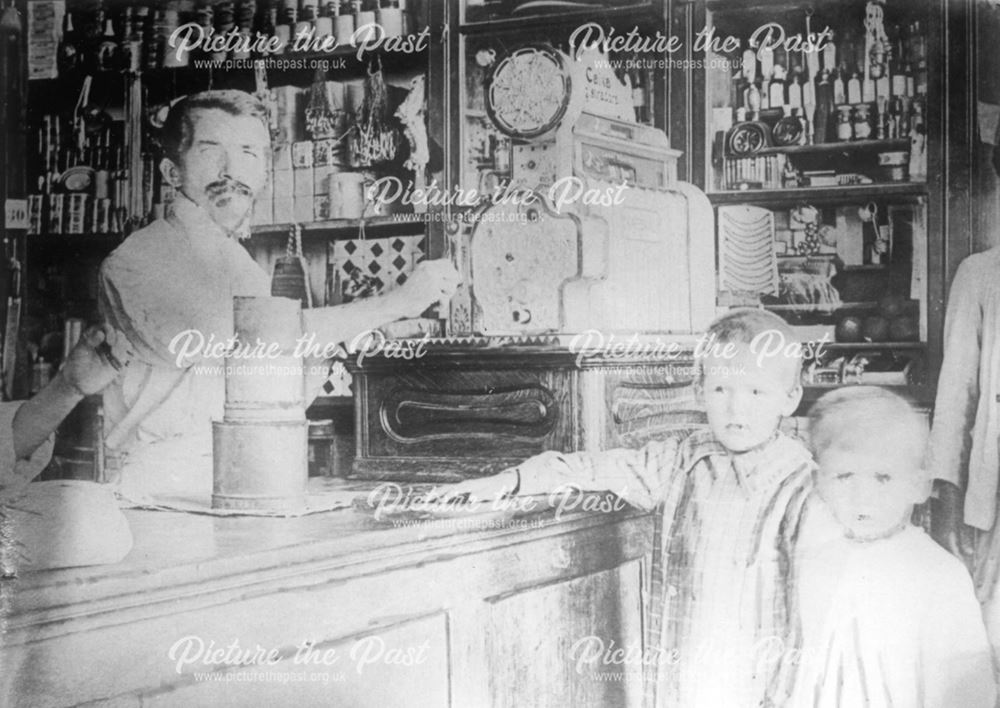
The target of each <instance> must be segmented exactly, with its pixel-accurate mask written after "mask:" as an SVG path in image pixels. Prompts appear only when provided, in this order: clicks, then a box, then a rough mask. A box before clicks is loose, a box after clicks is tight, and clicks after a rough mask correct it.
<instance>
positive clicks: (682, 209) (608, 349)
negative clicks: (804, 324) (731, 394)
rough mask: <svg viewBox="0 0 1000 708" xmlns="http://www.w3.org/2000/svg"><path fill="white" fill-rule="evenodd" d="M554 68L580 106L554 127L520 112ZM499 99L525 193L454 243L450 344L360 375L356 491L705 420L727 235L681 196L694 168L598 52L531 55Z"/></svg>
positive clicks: (503, 82)
mask: <svg viewBox="0 0 1000 708" xmlns="http://www.w3.org/2000/svg"><path fill="white" fill-rule="evenodd" d="M545 66H549V70H551V72H552V75H551V76H549V78H548V79H547V81H548V82H549V84H548V85H549V87H550V90H552V91H556V89H559V88H561V89H562V90H563V95H562V97H561V100H558V101H555V102H554V103H553V106H552V110H551V113H552V115H551V116H549V120H548V123H545V121H544V120H543V121H542V122H541V123H539V122H538V121H530V120H527V119H526V118H525V115H526V114H525V113H524V112H523V111H518V110H514V109H512V108H511V106H510V105H509V102H510V101H512V100H516V96H517V95H518V82H523V77H524V76H525V75H526V73H525V72H526V71H528V72H529V73H528V74H527V75H531V76H539V75H541V74H544V72H543V70H542V68H540V67H545ZM521 91H522V92H523V86H522V88H521ZM486 92H487V100H488V104H487V105H488V108H489V111H488V112H489V114H490V116H491V118H492V119H493V121H494V123H495V124H496V125H497V127H498V128H499V129H501V130H502V131H504V132H505V133H506V134H507V135H509V136H510V137H511V176H510V184H509V186H508V187H507V189H506V190H505V191H503V193H502V194H500V196H499V197H498V198H494V199H492V200H491V201H490V202H489V203H487V204H485V205H483V206H481V207H479V208H478V209H477V210H476V211H475V212H474V213H472V214H471V215H467V218H466V219H464V220H463V223H464V226H463V228H461V229H459V230H457V231H456V232H455V234H454V235H453V237H452V242H451V244H450V248H451V255H452V258H453V259H454V261H455V264H456V267H458V268H459V271H460V272H461V274H462V275H463V279H464V284H463V286H462V287H461V288H460V289H459V292H458V293H457V294H456V295H455V297H454V298H453V299H452V301H451V310H450V317H449V320H448V322H447V327H446V336H443V337H438V338H430V339H426V340H423V341H420V342H416V341H410V342H396V343H394V344H395V345H397V346H394V347H393V346H388V347H384V348H383V349H382V351H381V352H373V353H371V354H369V355H366V356H363V357H361V356H359V357H356V358H354V359H351V360H349V361H348V368H349V370H350V372H351V374H352V376H353V378H354V395H355V423H356V434H357V451H356V452H357V456H356V459H355V463H354V473H355V475H358V476H362V477H368V478H380V479H405V480H426V481H450V480H456V479H460V478H464V477H468V476H474V475H483V474H491V473H494V472H497V471H499V470H502V469H504V468H506V467H509V466H511V465H513V464H516V463H518V462H520V461H521V460H523V459H525V458H527V457H529V456H531V455H534V454H536V453H539V452H543V451H545V450H561V451H579V450H597V449H602V448H608V447H616V446H631V445H637V444H640V443H642V442H644V441H645V440H647V439H649V438H650V437H653V436H655V435H657V434H658V433H662V432H664V431H666V430H668V429H671V428H676V427H691V426H694V425H697V424H698V422H699V421H700V413H699V412H698V411H697V410H696V405H695V402H694V400H693V397H692V395H691V391H690V387H689V383H690V380H691V376H692V352H693V349H694V346H695V342H696V339H697V335H698V334H699V333H700V332H702V331H703V330H704V329H705V327H706V326H707V325H708V323H709V322H710V321H711V319H712V317H713V316H714V313H715V245H714V244H715V237H714V231H715V228H714V220H713V215H712V209H711V206H710V204H709V202H708V199H707V198H706V197H705V195H704V194H703V193H702V192H701V191H700V190H698V189H697V188H696V187H694V186H692V185H689V184H685V183H681V182H678V181H677V180H676V160H677V157H678V156H679V154H680V153H679V152H677V151H675V150H672V149H671V148H670V144H669V141H668V139H667V136H666V135H665V134H664V133H663V132H662V131H660V130H657V129H655V128H652V127H649V126H645V125H640V124H637V123H636V122H635V121H634V117H633V115H634V114H633V108H632V104H631V98H630V92H629V89H628V87H627V86H626V85H624V84H622V83H621V82H620V81H619V80H618V79H617V78H616V77H615V75H614V74H613V73H612V72H611V71H610V69H608V68H607V64H606V63H604V62H602V61H601V57H600V55H598V54H596V53H593V54H591V53H582V54H581V55H578V56H577V57H575V58H574V59H572V60H571V59H570V58H569V57H566V56H565V55H562V54H561V53H560V52H558V51H557V50H553V49H551V48H549V47H544V46H526V47H522V48H520V49H518V50H515V51H513V52H511V54H510V55H508V56H507V57H505V58H504V59H502V60H501V61H499V62H497V64H496V66H495V67H494V70H493V73H492V76H491V77H490V79H489V81H488V84H487V87H486ZM512 97H514V98H512ZM557 98H558V97H557ZM515 108H516V107H515ZM401 350H405V351H409V352H410V353H411V356H410V357H409V358H405V359H404V358H401V357H398V356H391V355H387V354H391V353H396V354H398V353H399V352H400V351H401Z"/></svg>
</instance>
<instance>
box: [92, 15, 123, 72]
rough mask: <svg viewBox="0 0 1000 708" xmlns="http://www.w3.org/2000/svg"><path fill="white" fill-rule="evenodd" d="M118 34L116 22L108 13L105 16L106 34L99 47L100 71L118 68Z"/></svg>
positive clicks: (98, 65) (98, 60)
mask: <svg viewBox="0 0 1000 708" xmlns="http://www.w3.org/2000/svg"><path fill="white" fill-rule="evenodd" d="M118 59H119V53H118V36H117V35H116V34H115V23H114V21H113V20H112V19H111V16H110V15H108V16H106V17H105V18H104V34H103V35H102V36H101V43H100V44H99V45H98V47H97V68H98V69H99V70H100V71H114V70H116V69H117V68H118Z"/></svg>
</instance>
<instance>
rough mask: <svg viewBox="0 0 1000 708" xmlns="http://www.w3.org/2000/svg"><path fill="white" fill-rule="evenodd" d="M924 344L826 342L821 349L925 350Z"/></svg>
mask: <svg viewBox="0 0 1000 708" xmlns="http://www.w3.org/2000/svg"><path fill="white" fill-rule="evenodd" d="M926 348H927V343H926V342H826V343H824V344H823V349H829V350H830V351H845V350H848V349H849V350H852V351H881V350H883V349H911V350H914V351H919V350H921V349H926Z"/></svg>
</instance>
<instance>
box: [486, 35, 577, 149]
mask: <svg viewBox="0 0 1000 708" xmlns="http://www.w3.org/2000/svg"><path fill="white" fill-rule="evenodd" d="M569 97H570V78H569V71H568V70H567V68H566V65H565V62H564V59H563V55H562V54H560V53H559V52H558V51H556V50H555V49H553V48H552V47H549V46H546V45H528V46H524V47H521V48H519V49H516V50H515V51H513V52H511V53H510V54H508V55H507V56H506V57H504V58H503V59H501V60H500V61H499V62H497V65H496V67H495V68H494V69H493V72H492V73H491V74H490V77H489V79H488V80H487V84H486V112H487V113H488V114H489V116H490V119H491V120H492V121H493V123H494V124H495V125H496V126H497V128H498V129H499V130H500V131H501V132H502V133H504V134H506V135H509V136H510V137H512V138H534V137H538V136H539V135H543V134H544V133H547V132H548V131H549V130H551V129H552V128H554V127H555V126H556V125H557V124H558V123H559V121H560V120H562V117H563V115H565V113H566V106H567V105H568V104H569Z"/></svg>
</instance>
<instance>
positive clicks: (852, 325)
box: [834, 316, 864, 343]
mask: <svg viewBox="0 0 1000 708" xmlns="http://www.w3.org/2000/svg"><path fill="white" fill-rule="evenodd" d="M863 331H864V323H863V322H862V321H861V318H860V317H854V316H850V317H845V318H843V319H842V320H840V321H839V322H838V323H837V327H836V330H835V332H834V336H835V337H836V339H837V341H838V342H846V343H854V342H860V341H862V339H863V334H862V333H863Z"/></svg>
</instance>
